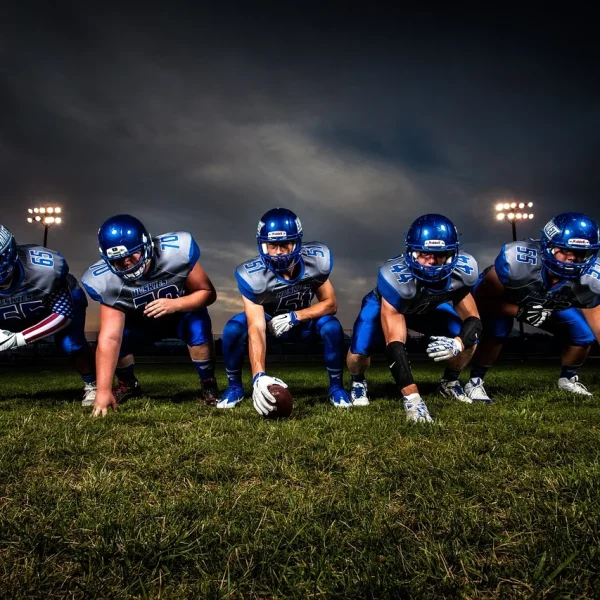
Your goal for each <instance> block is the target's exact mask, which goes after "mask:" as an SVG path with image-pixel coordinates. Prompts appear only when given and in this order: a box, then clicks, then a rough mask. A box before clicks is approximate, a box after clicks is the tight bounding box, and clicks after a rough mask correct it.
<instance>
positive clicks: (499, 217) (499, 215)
mask: <svg viewBox="0 0 600 600" xmlns="http://www.w3.org/2000/svg"><path fill="white" fill-rule="evenodd" d="M505 216H506V215H505V214H504V213H503V212H501V213H498V214H497V215H496V219H498V221H502V220H503V219H504V217H505Z"/></svg>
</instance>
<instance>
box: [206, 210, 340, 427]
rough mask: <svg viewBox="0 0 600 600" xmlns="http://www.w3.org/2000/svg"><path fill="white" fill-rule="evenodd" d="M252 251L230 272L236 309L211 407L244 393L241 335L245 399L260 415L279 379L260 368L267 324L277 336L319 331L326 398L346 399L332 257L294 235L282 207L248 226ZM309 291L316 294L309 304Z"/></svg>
mask: <svg viewBox="0 0 600 600" xmlns="http://www.w3.org/2000/svg"><path fill="white" fill-rule="evenodd" d="M256 240H257V244H258V252H259V255H258V256H256V257H254V258H252V259H250V260H249V261H247V262H244V263H242V264H241V265H240V266H239V267H237V269H236V272H235V276H236V278H237V281H238V288H239V290H240V293H241V294H242V299H243V302H244V312H243V313H240V314H238V315H235V316H234V317H232V318H231V319H230V320H229V322H228V323H227V324H226V325H225V328H224V330H223V340H222V341H223V355H224V358H225V367H226V370H227V377H228V380H229V387H228V388H227V390H226V391H225V392H224V393H223V395H222V399H221V402H220V403H219V404H217V407H218V408H233V407H234V406H236V404H238V403H239V402H241V401H242V400H243V398H244V390H243V388H242V364H243V360H244V347H245V343H246V340H247V339H249V354H250V365H251V367H252V375H253V379H252V385H253V392H252V399H253V404H254V407H255V408H256V410H257V411H258V412H259V413H260V414H262V415H267V414H268V413H269V412H270V411H271V410H273V408H274V402H275V399H274V398H273V395H272V394H271V393H270V392H269V390H268V386H269V385H271V384H274V383H276V384H279V385H282V386H284V387H287V385H286V384H285V383H283V381H281V380H280V379H277V378H276V377H269V376H268V375H266V374H265V355H266V337H267V332H268V333H269V334H270V335H272V336H274V337H277V338H282V339H285V340H290V341H294V340H305V339H309V338H314V337H317V338H319V337H320V338H321V339H322V340H323V342H324V345H325V366H326V367H327V373H328V375H329V393H328V396H329V400H330V401H331V402H332V403H333V405H334V406H337V407H340V408H346V407H349V406H352V404H351V403H350V399H349V397H348V394H347V393H346V391H345V390H344V388H343V383H342V370H343V362H344V360H343V356H344V350H343V344H344V333H343V330H342V326H341V324H340V322H339V321H338V320H337V319H336V318H335V317H334V316H333V315H334V314H335V313H336V311H337V301H336V298H335V291H334V289H333V285H332V284H331V282H330V281H329V274H330V273H331V268H332V266H333V257H332V255H331V252H330V250H329V248H328V247H327V246H326V245H325V244H322V243H320V242H310V243H306V244H303V243H302V225H301V223H300V219H298V217H297V216H296V215H295V214H294V213H293V212H292V211H291V210H287V209H285V208H274V209H272V210H270V211H268V212H267V213H265V214H264V215H263V216H262V217H261V219H260V221H259V223H258V231H257V233H256ZM315 296H316V298H317V302H315V303H314V304H312V301H313V298H314V297H315Z"/></svg>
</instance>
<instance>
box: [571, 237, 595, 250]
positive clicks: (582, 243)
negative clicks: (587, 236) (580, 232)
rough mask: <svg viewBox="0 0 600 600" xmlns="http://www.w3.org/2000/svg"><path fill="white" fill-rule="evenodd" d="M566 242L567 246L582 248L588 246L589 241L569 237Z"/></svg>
mask: <svg viewBox="0 0 600 600" xmlns="http://www.w3.org/2000/svg"><path fill="white" fill-rule="evenodd" d="M568 244H569V246H581V247H582V248H588V247H589V246H590V241H589V240H584V239H580V238H571V239H570V240H569V241H568Z"/></svg>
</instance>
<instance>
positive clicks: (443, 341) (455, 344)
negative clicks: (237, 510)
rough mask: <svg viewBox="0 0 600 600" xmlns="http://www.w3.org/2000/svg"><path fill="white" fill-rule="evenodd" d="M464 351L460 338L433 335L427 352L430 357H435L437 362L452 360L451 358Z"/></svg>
mask: <svg viewBox="0 0 600 600" xmlns="http://www.w3.org/2000/svg"><path fill="white" fill-rule="evenodd" d="M462 351H463V345H462V343H461V341H460V340H457V339H454V338H447V337H443V336H436V335H432V336H431V337H430V338H429V346H427V354H428V355H429V358H433V360H434V361H435V362H440V361H442V360H450V359H451V358H454V357H455V356H458V355H459V354H460V353H461V352H462Z"/></svg>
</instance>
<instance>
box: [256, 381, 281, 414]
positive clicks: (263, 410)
mask: <svg viewBox="0 0 600 600" xmlns="http://www.w3.org/2000/svg"><path fill="white" fill-rule="evenodd" d="M273 384H277V385H280V386H281V387H284V388H286V387H287V384H285V383H283V381H281V379H278V378H277V377H269V376H268V375H265V374H264V373H257V374H256V375H255V376H254V379H253V380H252V387H253V390H252V404H254V408H255V409H256V412H257V413H258V414H259V415H262V416H263V417H266V416H267V415H268V414H269V413H270V412H271V411H272V410H274V409H275V405H276V402H275V397H274V396H273V394H271V392H269V386H270V385H273Z"/></svg>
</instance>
